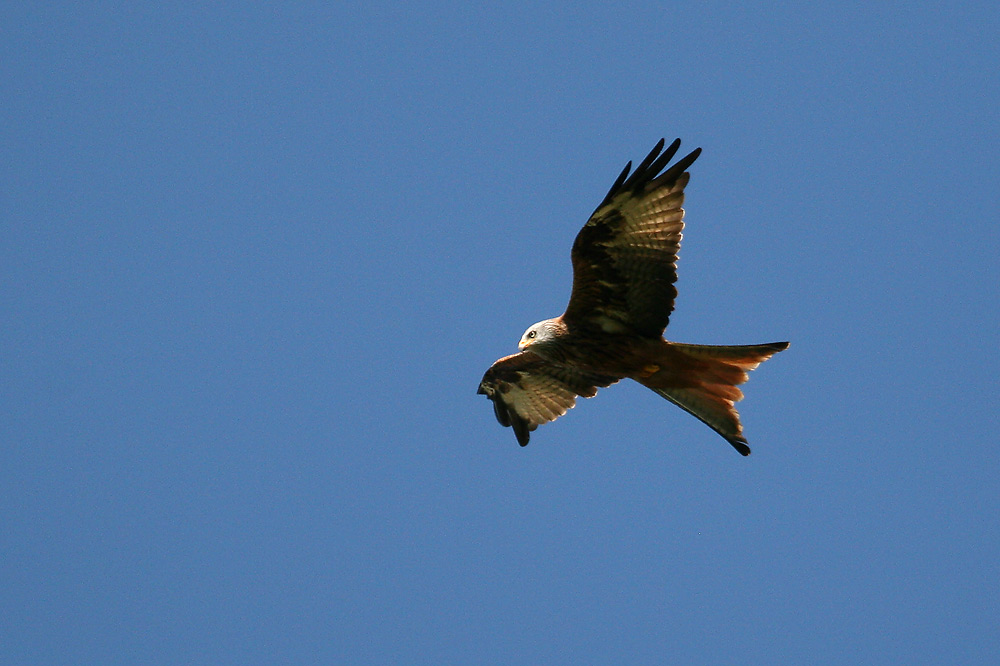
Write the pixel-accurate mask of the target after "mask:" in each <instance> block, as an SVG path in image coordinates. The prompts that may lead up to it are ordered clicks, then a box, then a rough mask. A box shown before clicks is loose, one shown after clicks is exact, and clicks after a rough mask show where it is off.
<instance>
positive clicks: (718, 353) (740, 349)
mask: <svg viewBox="0 0 1000 666" xmlns="http://www.w3.org/2000/svg"><path fill="white" fill-rule="evenodd" d="M666 344H667V345H668V348H667V349H665V350H664V358H663V363H662V365H656V366H653V367H655V368H656V370H655V371H654V372H651V373H650V374H649V375H644V376H642V377H636V378H635V379H636V380H637V381H638V382H640V383H641V384H643V385H644V386H646V387H648V388H650V389H652V390H653V391H656V392H657V393H658V394H660V395H661V396H663V397H664V398H666V399H667V400H669V401H670V402H672V403H674V404H675V405H677V406H678V407H680V408H681V409H683V410H684V411H686V412H688V413H690V414H692V415H693V416H695V417H697V418H698V419H699V420H701V421H702V422H703V423H705V424H706V425H707V426H709V427H710V428H712V429H713V430H715V432H717V433H719V434H720V435H722V436H723V437H724V438H725V439H726V441H727V442H729V443H730V444H732V445H733V448H735V449H736V450H737V451H739V452H740V453H741V454H743V455H745V456H748V455H750V447H749V446H748V445H747V440H746V438H745V437H743V425H742V424H741V423H740V415H739V413H737V411H736V408H735V407H734V406H733V404H734V403H736V402H738V401H740V400H742V399H743V391H741V390H740V389H738V388H737V386H739V385H740V384H742V383H743V382H745V381H746V380H747V379H748V376H747V373H748V372H750V371H751V370H753V369H754V368H756V367H757V366H758V365H760V364H761V363H763V362H764V361H766V360H767V359H769V358H771V356H773V355H774V354H776V353H778V352H780V351H782V350H784V349H787V348H788V343H787V342H771V343H769V344H764V345H737V346H717V345H686V344H680V343H676V342H669V343H666ZM650 369H651V370H652V368H650Z"/></svg>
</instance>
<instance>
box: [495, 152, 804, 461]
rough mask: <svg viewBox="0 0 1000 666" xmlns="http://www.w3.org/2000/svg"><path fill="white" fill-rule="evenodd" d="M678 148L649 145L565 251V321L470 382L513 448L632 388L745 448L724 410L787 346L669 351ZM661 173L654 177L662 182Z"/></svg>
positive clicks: (530, 334)
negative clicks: (568, 285)
mask: <svg viewBox="0 0 1000 666" xmlns="http://www.w3.org/2000/svg"><path fill="white" fill-rule="evenodd" d="M680 145H681V142H680V139H677V140H676V141H674V142H673V143H672V144H670V146H668V147H667V149H666V150H664V149H663V146H664V141H663V139H660V142H659V143H657V144H656V147H654V148H653V150H652V151H650V153H649V155H647V156H646V159H644V160H643V161H642V162H641V163H640V164H639V166H637V167H636V169H635V171H632V172H631V175H630V173H629V172H630V171H631V167H632V163H631V162H629V163H628V164H626V165H625V169H624V170H623V171H622V172H621V174H620V175H619V176H618V179H617V180H615V183H614V185H612V186H611V189H610V190H609V191H608V194H607V196H605V197H604V200H603V201H602V202H601V204H600V205H599V206H598V207H597V210H595V211H594V213H593V215H591V216H590V219H589V220H587V223H586V224H585V225H584V226H583V229H581V230H580V233H579V234H577V236H576V240H575V241H574V243H573V251H572V255H571V256H572V260H573V291H572V292H571V294H570V297H569V304H568V305H567V306H566V312H564V313H563V314H562V315H560V316H558V317H556V318H554V319H546V320H545V321H540V322H538V323H537V324H534V325H533V326H531V327H529V328H528V330H527V331H525V332H524V335H523V336H521V341H520V343H519V344H518V349H520V350H521V351H519V352H518V353H517V354H513V355H512V356H506V357H504V358H501V359H500V360H498V361H497V362H496V363H494V364H493V365H492V366H491V367H490V369H489V370H487V371H486V374H485V375H484V376H483V380H482V382H480V384H479V391H478V392H479V393H480V394H483V395H485V396H486V397H488V398H489V399H490V400H492V401H493V409H494V412H495V413H496V417H497V420H498V421H499V422H500V424H501V425H503V426H505V427H512V428H513V429H514V434H515V435H516V437H517V442H518V444H520V445H521V446H526V445H527V444H528V438H529V437H530V433H531V432H532V431H533V430H535V429H536V428H537V427H538V426H540V425H541V424H543V423H548V422H549V421H554V420H555V419H557V418H559V417H560V416H562V415H563V414H565V413H566V411H567V410H568V409H570V408H571V407H573V406H574V405H575V404H576V397H577V396H583V397H585V398H591V397H593V396H594V395H596V394H597V389H598V388H604V387H607V386H610V385H612V384H614V383H615V382H618V381H620V380H622V379H625V378H629V379H633V380H635V381H637V382H639V383H640V384H642V385H643V386H645V387H647V388H650V389H652V390H653V391H655V392H656V393H657V394H659V395H660V396H662V397H664V398H666V399H667V400H669V401H670V402H672V403H674V404H675V405H677V406H678V407H680V408H681V409H683V410H685V411H687V412H689V413H690V414H692V415H694V416H695V417H697V418H698V419H700V420H701V421H702V422H704V423H705V424H706V425H708V426H709V427H710V428H712V429H713V430H715V432H717V433H719V434H720V435H722V437H723V438H724V439H725V440H726V441H727V442H729V443H730V444H731V445H732V446H733V448H735V449H736V450H737V451H739V452H740V453H741V454H743V455H745V456H746V455H750V447H749V446H748V445H747V440H746V438H745V437H744V436H743V426H742V424H741V423H740V416H739V414H738V413H737V412H736V408H735V407H734V403H735V402H737V401H739V400H741V399H742V398H743V392H742V391H740V389H739V388H737V387H738V386H739V385H740V384H742V383H743V382H745V381H746V380H747V372H749V371H750V370H753V369H754V368H756V367H757V366H758V365H760V364H761V363H762V362H763V361H766V360H767V359H769V358H770V357H771V356H772V355H774V354H776V353H777V352H779V351H782V350H783V349H786V348H787V347H788V343H787V342H771V343H767V344H762V345H736V346H720V345H692V344H682V343H678V342H668V341H667V340H665V339H664V338H663V331H664V329H665V328H666V326H667V323H668V321H669V319H670V313H671V312H672V311H673V309H674V299H675V298H676V296H677V289H676V288H675V287H674V283H675V282H676V281H677V252H678V250H679V249H680V242H681V230H682V229H683V228H684V221H683V220H684V209H683V208H681V205H682V204H683V203H684V186H685V185H687V183H688V179H689V178H690V174H689V173H688V172H687V168H688V167H690V166H691V164H692V163H694V161H695V160H696V159H697V158H698V155H700V154H701V149H700V148H698V149H695V150H694V151H692V152H691V153H690V154H689V155H687V156H686V157H684V158H682V159H680V160H678V161H677V162H676V163H675V164H674V165H673V166H671V167H670V168H668V169H666V170H664V167H666V166H667V164H668V163H669V162H670V160H671V159H672V158H673V157H674V155H675V154H676V153H677V149H678V148H679V147H680ZM661 172H662V173H661Z"/></svg>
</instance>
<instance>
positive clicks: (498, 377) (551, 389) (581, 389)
mask: <svg viewBox="0 0 1000 666" xmlns="http://www.w3.org/2000/svg"><path fill="white" fill-rule="evenodd" d="M619 379H620V378H619V377H608V376H605V375H596V374H591V373H587V372H580V371H577V370H573V369H572V368H567V367H565V366H561V365H555V364H553V363H549V362H548V361H546V360H544V359H542V358H541V357H540V356H537V355H535V354H533V353H531V352H529V351H525V352H520V353H517V354H514V355H512V356H507V357H504V358H502V359H500V360H499V361H497V362H496V363H494V364H493V365H492V366H491V367H490V369H489V370H487V371H486V374H485V375H484V376H483V381H482V382H480V384H479V391H478V392H479V393H480V394H482V395H485V396H486V397H488V398H489V399H490V400H492V401H493V411H494V412H496V416H497V421H499V422H500V425H502V426H505V427H513V428H514V434H515V435H516V436H517V443H518V444H520V445H521V446H527V444H528V438H529V434H528V433H530V432H531V431H532V430H534V429H535V428H537V427H538V426H540V425H541V424H543V423H548V422H549V421H555V420H556V419H557V418H559V417H560V416H562V415H563V414H565V413H566V411H567V410H568V409H571V408H572V407H573V406H574V405H575V404H576V396H578V395H581V396H583V397H585V398H592V397H594V396H595V395H597V387H605V386H610V385H611V384H614V383H615V382H617V381H618V380H619Z"/></svg>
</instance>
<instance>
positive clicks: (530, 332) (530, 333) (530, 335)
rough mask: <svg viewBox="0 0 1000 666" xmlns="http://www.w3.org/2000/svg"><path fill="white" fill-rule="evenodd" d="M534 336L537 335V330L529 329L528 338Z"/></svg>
mask: <svg viewBox="0 0 1000 666" xmlns="http://www.w3.org/2000/svg"><path fill="white" fill-rule="evenodd" d="M534 337H535V332H534V331H528V339H529V340H531V339H532V338H534Z"/></svg>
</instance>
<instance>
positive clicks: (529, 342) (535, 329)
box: [517, 319, 560, 351]
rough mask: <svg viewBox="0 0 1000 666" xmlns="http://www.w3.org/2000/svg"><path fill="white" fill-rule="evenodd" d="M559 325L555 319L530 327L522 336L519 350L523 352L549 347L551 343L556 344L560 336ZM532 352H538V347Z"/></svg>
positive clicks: (518, 344)
mask: <svg viewBox="0 0 1000 666" xmlns="http://www.w3.org/2000/svg"><path fill="white" fill-rule="evenodd" d="M559 328H560V327H559V323H557V322H556V320H555V319H546V320H545V321H540V322H538V323H537V324H533V325H531V326H529V327H528V330H527V331H525V332H524V335H522V336H521V341H520V342H519V343H517V348H518V349H520V350H521V351H524V350H525V349H528V348H530V347H532V346H533V345H538V346H539V347H542V348H544V347H547V346H548V345H549V343H552V342H555V340H556V337H557V336H558V334H559ZM532 351H538V348H537V347H536V348H535V349H533V350H532Z"/></svg>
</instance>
